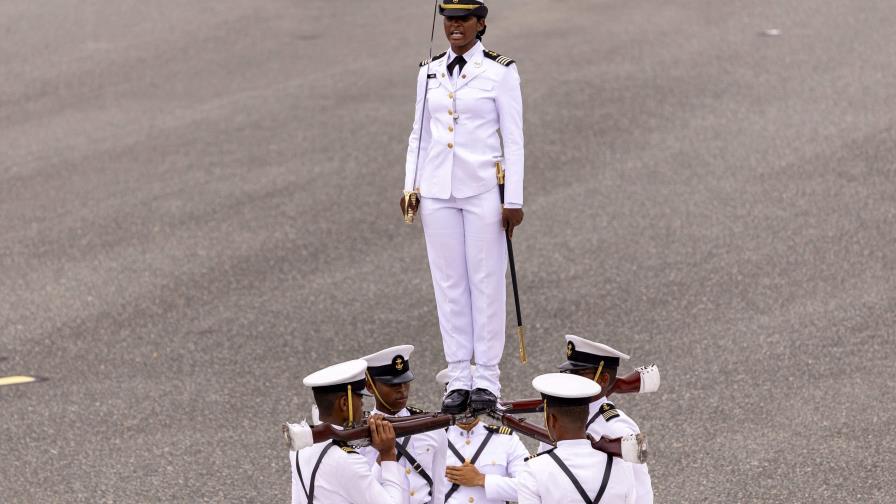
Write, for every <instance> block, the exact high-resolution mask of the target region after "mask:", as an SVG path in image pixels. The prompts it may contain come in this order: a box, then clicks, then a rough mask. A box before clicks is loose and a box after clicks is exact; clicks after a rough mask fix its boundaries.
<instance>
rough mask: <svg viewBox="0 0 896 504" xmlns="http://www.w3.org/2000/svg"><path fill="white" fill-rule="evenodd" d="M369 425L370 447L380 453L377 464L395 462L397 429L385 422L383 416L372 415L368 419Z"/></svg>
mask: <svg viewBox="0 0 896 504" xmlns="http://www.w3.org/2000/svg"><path fill="white" fill-rule="evenodd" d="M367 425H368V426H370V446H373V448H374V449H375V450H376V451H378V452H380V456H379V457H378V458H377V462H382V461H384V460H385V461H391V462H395V460H396V457H397V454H396V453H395V429H393V428H392V424H391V423H389V422H387V421H385V420H383V415H371V416H370V418H368V419H367Z"/></svg>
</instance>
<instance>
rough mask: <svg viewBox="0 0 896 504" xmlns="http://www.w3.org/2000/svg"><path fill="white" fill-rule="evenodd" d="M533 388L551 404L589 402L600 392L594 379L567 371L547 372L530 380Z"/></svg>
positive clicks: (567, 404)
mask: <svg viewBox="0 0 896 504" xmlns="http://www.w3.org/2000/svg"><path fill="white" fill-rule="evenodd" d="M532 386H533V387H535V390H537V391H539V392H541V397H542V398H543V399H544V400H545V401H546V402H547V404H548V407H551V406H581V405H585V404H589V403H590V402H591V399H592V398H593V397H594V396H596V395H598V394H600V385H598V384H597V383H594V380H589V379H588V378H583V377H581V376H578V375H574V374H568V373H548V374H543V375H539V376H536V377H535V379H534V380H532Z"/></svg>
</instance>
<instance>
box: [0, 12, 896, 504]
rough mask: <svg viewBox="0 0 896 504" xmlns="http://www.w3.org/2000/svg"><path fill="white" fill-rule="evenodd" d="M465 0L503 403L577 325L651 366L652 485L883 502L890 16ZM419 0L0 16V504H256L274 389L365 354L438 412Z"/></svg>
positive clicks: (283, 399) (287, 392) (893, 452)
mask: <svg viewBox="0 0 896 504" xmlns="http://www.w3.org/2000/svg"><path fill="white" fill-rule="evenodd" d="M490 7H491V15H490V16H489V20H488V25H489V29H488V33H487V35H486V37H485V40H484V42H485V44H486V46H487V47H488V48H490V49H493V50H495V51H497V52H499V53H501V54H504V55H507V56H510V57H512V58H514V59H515V60H516V61H517V64H518V68H519V71H520V74H521V76H522V79H523V94H524V101H525V126H526V130H525V133H526V155H527V158H526V160H527V163H526V205H525V211H526V218H525V222H524V223H523V225H522V227H520V228H519V229H518V230H517V231H516V232H515V234H514V249H515V250H514V251H515V254H516V259H517V261H518V273H519V279H520V288H521V291H522V292H521V293H522V306H523V317H524V321H525V322H526V326H527V332H528V338H529V358H530V362H529V363H528V364H526V365H521V364H519V363H518V361H517V360H516V341H515V337H513V332H512V325H513V324H512V316H513V315H512V304H511V303H512V301H511V298H510V297H508V302H509V303H508V338H507V345H506V348H505V358H504V361H503V363H502V373H503V374H502V382H503V384H504V395H505V397H506V398H525V397H530V396H532V395H533V391H532V389H531V387H530V381H531V379H532V377H534V376H536V375H537V374H539V373H542V372H547V371H550V370H552V369H553V366H554V365H555V364H557V363H558V362H560V361H562V359H563V355H564V354H563V351H564V345H563V340H562V337H563V335H564V334H567V333H573V334H577V335H580V336H583V337H590V338H595V339H599V340H601V341H604V342H606V343H608V344H610V345H612V346H614V347H616V348H618V349H620V350H622V351H624V352H627V353H629V354H631V355H632V356H633V358H632V360H631V361H630V362H629V363H628V364H627V365H630V366H636V365H641V364H646V363H649V362H656V363H657V364H658V365H659V367H660V370H661V372H662V378H663V383H662V386H661V388H660V391H659V392H657V393H655V394H650V395H643V396H630V397H620V398H618V400H617V404H618V405H619V406H620V407H621V408H622V409H624V410H625V411H626V412H627V413H628V414H629V415H630V416H632V417H633V418H634V419H635V420H636V421H637V422H638V423H639V425H640V427H641V429H642V430H643V431H644V432H646V433H648V436H649V439H650V448H651V451H652V453H651V455H652V458H651V461H650V472H651V474H652V478H653V486H654V490H655V493H656V502H657V503H670V504H671V503H675V504H678V503H741V502H744V503H753V502H757V503H793V502H801V503H802V502H806V503H810V502H811V503H814V502H834V501H840V502H862V503H891V502H896V477H894V476H893V467H896V436H894V434H893V432H894V431H896V406H894V405H896V392H894V385H896V380H894V378H893V376H894V373H893V369H894V364H893V363H894V360H896V329H894V328H896V118H894V117H896V116H894V110H896V59H894V58H893V47H894V46H896V30H893V26H894V25H896V4H894V3H893V2H892V1H888V0H793V1H790V2H780V1H776V0H749V1H742V0H737V1H726V2H719V1H717V0H677V1H673V2H669V1H660V0H639V1H622V0H598V1H575V2H574V1H564V0H557V1H554V2H547V3H545V2H537V1H533V0H515V1H513V2H509V1H507V0H503V1H502V0H492V2H490ZM431 13H432V4H430V3H427V2H413V3H411V2H399V3H394V2H393V3H383V2H333V1H326V2H325V1H323V0H301V1H299V2H295V1H285V0H263V1H249V0H230V1H227V2H212V1H209V0H193V1H191V2H178V1H174V0H158V1H154V2H138V1H135V0H118V1H111V0H84V1H80V2H71V1H62V0H53V1H47V2H33V1H26V0H6V1H4V2H2V3H0V34H2V40H3V43H2V44H0V69H2V70H0V378H3V377H7V376H18V375H27V376H35V377H39V378H41V380H39V381H36V382H32V383H25V384H15V385H3V386H0V460H2V463H0V502H2V503H38V502H39V503H82V502H83V503H98V502H116V503H117V502H191V503H192V502H286V501H288V499H289V481H290V475H289V461H288V459H287V453H286V451H285V449H284V447H283V445H282V440H281V438H280V436H279V425H280V423H281V422H283V421H285V420H300V419H301V418H303V417H305V416H308V411H309V407H310V394H309V393H308V391H306V390H305V389H304V388H303V387H302V384H301V379H302V377H303V376H305V375H306V374H308V373H310V372H312V371H314V370H316V369H319V368H321V367H324V366H326V365H329V364H333V363H335V362H338V361H342V360H346V359H350V358H356V357H359V356H361V355H364V354H366V353H369V352H372V351H375V350H379V349H381V348H384V347H386V346H390V345H394V344H402V343H412V344H414V345H415V346H416V347H417V350H416V351H415V352H414V354H413V356H412V359H411V362H412V366H413V368H414V370H415V373H416V374H417V375H418V379H417V380H416V381H415V382H414V385H413V389H412V401H411V402H412V403H414V404H416V405H418V406H421V407H424V408H435V407H436V406H437V405H438V404H439V401H440V397H439V390H438V386H437V385H436V384H435V383H434V381H433V380H432V379H431V377H432V376H433V375H434V374H435V373H436V372H437V371H438V370H439V369H441V368H442V367H443V366H444V362H443V355H442V351H441V339H440V336H439V332H438V324H437V320H436V312H435V302H434V298H433V292H432V284H431V281H430V277H429V271H428V266H427V262H426V256H425V250H424V243H423V238H422V232H421V228H420V225H419V223H417V224H415V225H413V226H408V225H405V224H403V222H402V220H401V217H400V214H399V211H398V198H399V196H400V191H401V185H402V181H403V166H404V159H403V156H404V153H405V149H406V142H407V135H408V133H409V132H410V124H411V119H412V114H413V99H414V96H413V93H414V77H415V75H416V70H417V62H418V61H420V60H421V59H423V58H425V57H426V55H427V51H428V38H429V30H430V20H431V17H430V16H431ZM436 35H437V38H436V40H437V43H436V50H437V52H440V51H441V50H444V46H446V43H445V41H444V39H443V38H440V37H439V34H438V32H437V34H436ZM508 282H509V280H508ZM626 370H627V369H626Z"/></svg>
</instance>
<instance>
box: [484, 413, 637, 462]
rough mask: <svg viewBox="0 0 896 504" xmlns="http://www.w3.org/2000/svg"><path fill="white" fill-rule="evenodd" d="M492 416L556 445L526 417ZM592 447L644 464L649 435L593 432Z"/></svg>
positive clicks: (503, 423)
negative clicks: (598, 435)
mask: <svg viewBox="0 0 896 504" xmlns="http://www.w3.org/2000/svg"><path fill="white" fill-rule="evenodd" d="M488 415H489V416H490V417H491V418H494V419H495V420H498V421H500V422H501V425H503V426H504V427H507V428H509V429H510V430H512V431H514V432H518V433H520V434H522V435H524V436H528V437H530V438H532V439H534V440H536V441H541V442H542V443H545V444H549V445H555V444H556V443H555V442H554V440H553V439H551V435H550V433H548V431H547V429H545V428H544V427H540V426H538V425H535V424H533V423H532V422H529V421H527V420H526V419H525V418H519V417H515V416H513V415H508V414H506V413H498V412H496V411H494V410H493V411H491V412H489V413H488ZM587 437H588V441H590V442H591V447H592V448H594V449H595V450H597V451H600V452H604V453H606V454H608V455H612V456H614V457H619V458H621V459H622V460H624V461H626V462H631V463H633V464H643V463H645V462H647V436H646V435H645V434H644V433H638V434H629V435H627V436H623V437H621V438H614V439H610V438H606V437H601V438H600V439H594V437H593V436H592V435H591V434H588V435H587Z"/></svg>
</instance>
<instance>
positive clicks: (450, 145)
mask: <svg viewBox="0 0 896 504" xmlns="http://www.w3.org/2000/svg"><path fill="white" fill-rule="evenodd" d="M448 148H449V149H453V148H454V144H453V143H451V142H448ZM467 444H470V442H469V441H467Z"/></svg>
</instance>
